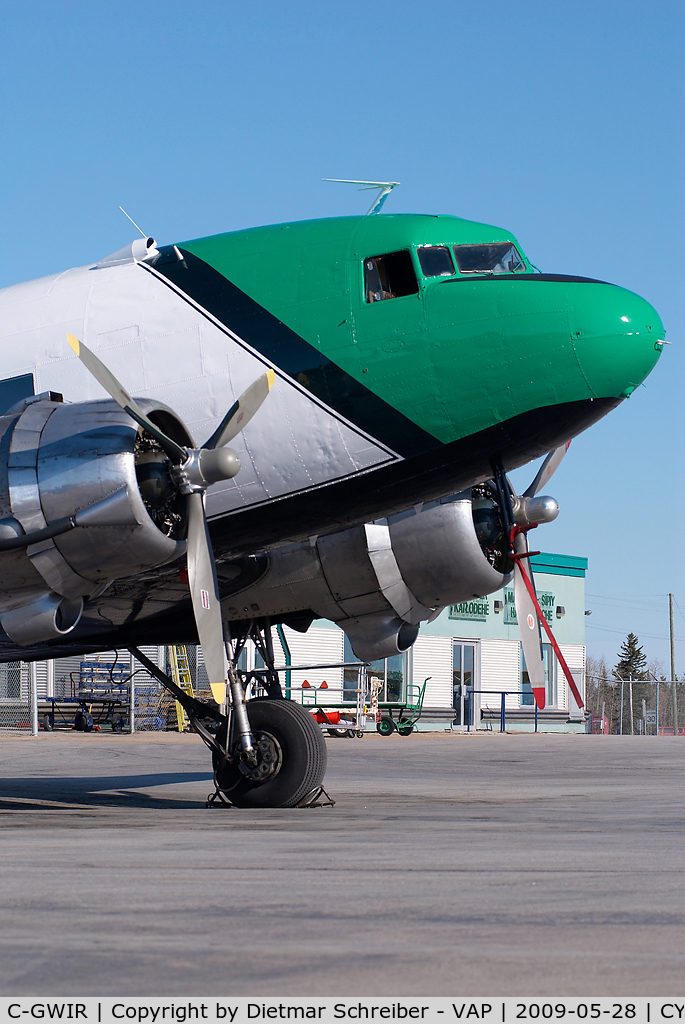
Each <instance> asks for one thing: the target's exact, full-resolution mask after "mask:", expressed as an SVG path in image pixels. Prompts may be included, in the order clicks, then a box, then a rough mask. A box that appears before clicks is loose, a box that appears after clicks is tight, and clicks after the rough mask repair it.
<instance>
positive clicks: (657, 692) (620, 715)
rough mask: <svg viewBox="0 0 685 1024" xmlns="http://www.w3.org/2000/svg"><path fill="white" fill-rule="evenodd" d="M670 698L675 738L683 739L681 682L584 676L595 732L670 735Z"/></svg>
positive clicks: (684, 718)
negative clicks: (676, 734)
mask: <svg viewBox="0 0 685 1024" xmlns="http://www.w3.org/2000/svg"><path fill="white" fill-rule="evenodd" d="M674 699H675V704H676V708H677V720H678V735H680V736H685V679H682V680H676V681H675V682H671V681H669V680H667V679H659V680H656V679H633V680H630V679H623V680H621V679H615V678H608V677H606V676H593V675H591V674H589V673H588V676H587V679H586V686H585V702H586V707H587V710H588V712H590V713H591V715H592V718H591V721H590V722H589V724H590V725H591V729H588V731H592V732H595V733H602V732H603V733H608V734H611V735H615V736H616V735H623V736H650V735H651V736H653V735H657V734H658V735H660V736H668V735H670V736H672V735H673V719H674Z"/></svg>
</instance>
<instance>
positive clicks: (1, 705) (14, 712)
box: [0, 661, 31, 733]
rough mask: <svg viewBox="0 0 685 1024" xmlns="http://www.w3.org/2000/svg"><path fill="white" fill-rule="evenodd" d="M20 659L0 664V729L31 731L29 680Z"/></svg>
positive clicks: (26, 670)
mask: <svg viewBox="0 0 685 1024" xmlns="http://www.w3.org/2000/svg"><path fill="white" fill-rule="evenodd" d="M30 676H31V673H30V670H29V666H28V665H27V664H26V663H25V662H22V661H10V662H7V663H6V664H4V665H0V731H2V732H24V733H25V732H30V731H31V685H30V683H31V680H30Z"/></svg>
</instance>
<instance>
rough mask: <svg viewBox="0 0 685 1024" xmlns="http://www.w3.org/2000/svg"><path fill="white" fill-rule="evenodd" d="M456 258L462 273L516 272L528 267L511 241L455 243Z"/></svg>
mask: <svg viewBox="0 0 685 1024" xmlns="http://www.w3.org/2000/svg"><path fill="white" fill-rule="evenodd" d="M454 258H455V259H456V261H457V266H458V267H459V271H460V273H462V274H516V273H520V272H521V271H522V270H525V269H526V266H525V263H524V262H523V260H522V259H521V257H520V256H519V254H518V251H517V249H516V246H515V245H512V244H511V242H490V243H489V244H487V245H455V246H454Z"/></svg>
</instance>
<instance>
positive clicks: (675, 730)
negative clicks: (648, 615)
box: [668, 594, 678, 736]
mask: <svg viewBox="0 0 685 1024" xmlns="http://www.w3.org/2000/svg"><path fill="white" fill-rule="evenodd" d="M668 625H669V634H670V639H671V698H672V700H673V735H674V736H677V735H678V694H677V693H676V688H675V637H674V636H673V594H669V595H668Z"/></svg>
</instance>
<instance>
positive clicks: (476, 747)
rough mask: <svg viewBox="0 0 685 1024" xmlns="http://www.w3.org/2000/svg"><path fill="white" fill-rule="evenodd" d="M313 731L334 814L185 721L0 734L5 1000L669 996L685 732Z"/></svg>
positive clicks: (679, 908) (677, 965)
mask: <svg viewBox="0 0 685 1024" xmlns="http://www.w3.org/2000/svg"><path fill="white" fill-rule="evenodd" d="M327 742H328V750H329V770H328V775H327V778H326V785H327V788H328V790H329V792H330V793H331V795H332V796H333V797H334V798H335V799H336V800H337V803H336V805H335V807H325V808H319V809H311V810H269V811H261V812H255V811H244V810H232V809H216V808H211V809H206V808H205V806H204V801H205V799H206V796H207V795H208V793H209V792H210V789H211V788H212V787H211V775H210V772H209V770H208V769H209V757H208V753H207V751H206V750H205V748H204V746H203V744H202V743H201V741H200V740H199V739H198V738H197V737H195V736H177V735H173V734H164V735H159V734H156V735H149V734H148V735H146V734H139V735H137V736H134V737H128V736H121V737H118V736H112V735H111V734H109V735H106V734H100V735H83V734H73V733H62V734H60V733H53V734H41V735H40V736H39V737H37V738H32V737H29V736H15V737H12V736H4V737H2V738H1V739H0V843H1V844H2V846H1V849H2V868H1V870H0V912H1V915H2V926H1V928H0V990H1V992H2V994H4V995H11V996H19V995H47V996H55V995H70V996H84V995H102V996H109V995H111V996H136V995H148V996H163V997H165V998H169V997H173V996H212V995H214V996H216V995H224V996H225V995H229V994H230V995H248V996H250V995H265V996H266V995H291V996H309V995H328V996H341V997H353V996H392V997H396V996H410V995H421V996H428V995H433V996H437V995H446V996H449V995H456V994H457V993H460V994H462V995H463V994H465V993H466V994H471V995H475V994H481V995H510V996H516V995H526V996H543V995H557V996H572V995H583V996H584V995H592V996H627V995H631V996H639V995H650V996H651V995H658V994H669V995H672V994H674V993H676V992H677V991H679V990H682V987H683V979H684V978H685V953H684V950H685V928H684V927H683V925H684V922H685V884H684V882H685V878H684V873H685V852H684V851H685V847H684V843H683V838H684V836H683V803H684V795H685V794H684V787H683V767H684V765H685V741H683V740H681V739H677V738H675V737H670V738H669V737H660V738H658V739H656V738H653V737H635V738H631V737H611V736H606V737H605V736H584V735H581V736H579V735H537V736H535V735H530V734H525V735H523V734H522V735H503V736H500V735H497V734H490V735H487V734H486V735H482V734H481V735H468V736H466V735H448V734H423V735H422V734H418V735H416V734H415V735H413V736H411V737H409V738H402V737H399V736H397V735H395V736H392V737H390V738H387V739H386V738H381V737H378V736H376V735H367V736H365V737H364V739H362V740H350V739H331V740H328V741H327Z"/></svg>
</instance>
